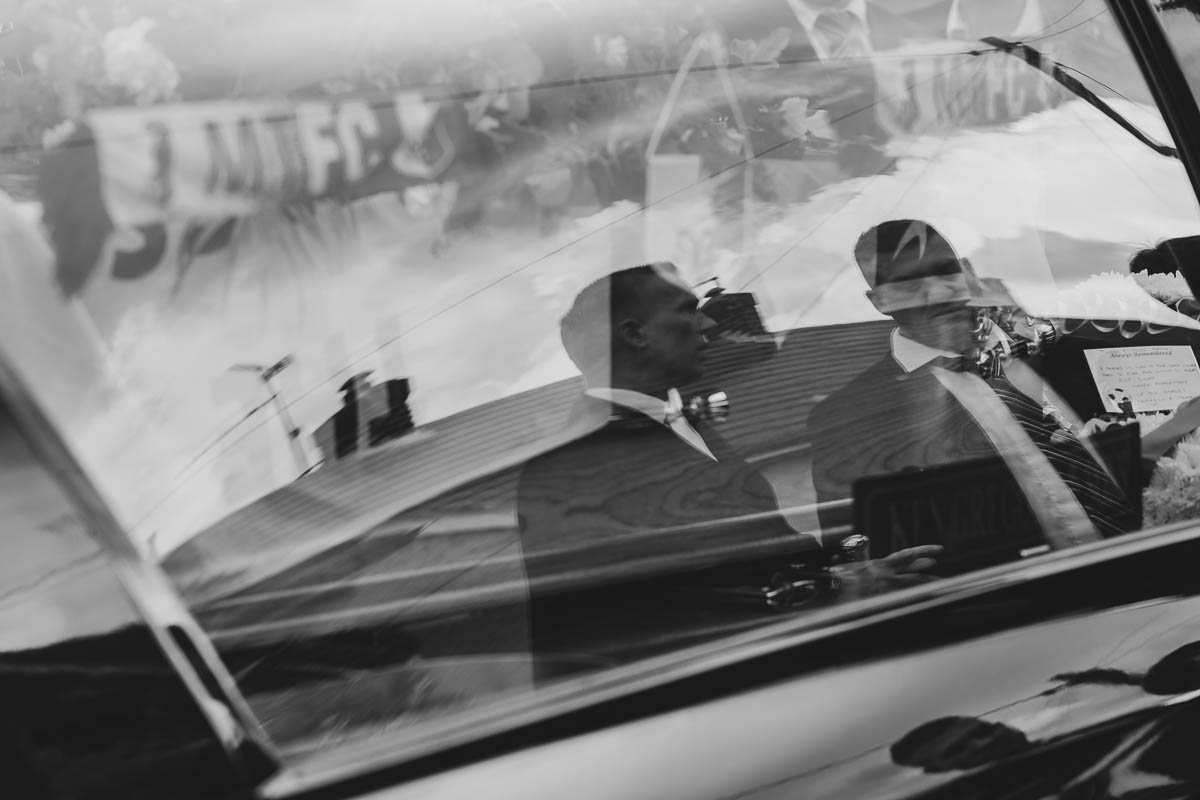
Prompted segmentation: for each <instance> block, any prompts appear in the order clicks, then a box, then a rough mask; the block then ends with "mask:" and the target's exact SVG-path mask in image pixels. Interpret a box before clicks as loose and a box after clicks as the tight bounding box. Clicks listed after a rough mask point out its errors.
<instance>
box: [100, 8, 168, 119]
mask: <svg viewBox="0 0 1200 800" xmlns="http://www.w3.org/2000/svg"><path fill="white" fill-rule="evenodd" d="M154 25H155V23H154V21H153V20H151V19H147V18H146V17H142V18H140V19H137V20H134V21H133V22H131V23H130V24H129V25H125V26H124V27H120V28H113V29H112V30H110V31H109V32H108V33H106V34H105V35H104V73H105V77H106V78H107V79H108V81H109V82H110V83H112V84H113V85H114V86H117V87H119V88H121V89H123V90H125V91H126V92H128V93H129V94H130V95H132V96H133V99H134V101H135V102H136V103H137V104H138V105H146V104H148V103H154V102H158V101H162V100H169V99H171V98H172V97H173V96H174V95H175V90H176V89H178V88H179V70H178V69H176V68H175V65H174V64H172V63H171V60H170V59H169V58H167V56H166V55H165V54H164V53H163V52H162V51H161V50H159V49H158V47H157V46H156V45H154V44H152V43H150V42H148V41H146V36H147V34H149V33H150V31H152V30H153V29H154Z"/></svg>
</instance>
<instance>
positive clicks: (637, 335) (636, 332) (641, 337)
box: [614, 319, 646, 347]
mask: <svg viewBox="0 0 1200 800" xmlns="http://www.w3.org/2000/svg"><path fill="white" fill-rule="evenodd" d="M614 330H615V331H616V335H617V338H618V339H620V340H621V341H622V342H624V343H625V344H627V345H629V346H630V347H645V346H646V334H645V333H643V332H642V326H641V323H639V322H638V321H637V320H635V319H623V320H621V321H620V322H618V323H617V324H616V326H615V328H614Z"/></svg>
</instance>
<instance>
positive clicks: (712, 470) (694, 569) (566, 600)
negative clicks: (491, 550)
mask: <svg viewBox="0 0 1200 800" xmlns="http://www.w3.org/2000/svg"><path fill="white" fill-rule="evenodd" d="M613 411H614V407H613V406H611V405H610V404H609V403H607V402H605V401H601V400H596V399H593V398H588V397H585V398H584V399H583V400H581V402H580V403H579V404H578V405H577V408H576V410H575V417H576V419H575V424H577V425H580V427H581V428H582V429H583V431H584V433H583V434H582V435H581V436H580V437H579V438H577V439H575V440H574V441H571V442H570V443H568V444H566V445H563V446H561V447H558V448H556V449H554V450H552V451H550V452H548V453H545V454H543V455H541V456H539V457H537V458H534V459H532V460H530V461H529V462H528V463H526V464H525V465H524V467H523V468H522V471H521V476H520V480H519V485H518V494H517V514H518V525H519V528H520V534H521V545H522V548H523V552H524V557H525V564H526V572H527V575H528V578H529V583H530V609H531V628H532V631H531V633H532V638H533V650H534V653H535V654H548V653H564V652H567V653H574V654H579V653H589V654H593V655H597V654H598V655H602V656H604V657H607V658H612V659H617V660H623V659H626V658H632V657H640V656H643V655H646V654H648V653H649V652H654V651H655V650H656V649H670V648H671V647H674V646H678V645H679V643H680V642H679V641H678V640H675V642H674V644H670V643H668V642H667V639H669V638H672V637H676V636H678V634H679V633H680V631H683V630H688V629H691V630H696V629H697V624H696V623H697V620H698V617H697V615H699V616H700V617H703V616H704V615H705V614H708V613H709V612H708V611H706V610H704V609H706V608H708V607H709V606H710V605H711V603H709V601H710V600H711V599H712V598H713V596H714V595H713V592H712V591H710V590H711V589H713V588H714V587H717V586H728V585H742V584H744V583H747V582H749V583H754V582H761V581H763V580H764V579H765V578H766V577H767V574H768V573H767V569H769V568H770V567H769V565H772V564H774V565H779V564H782V563H784V559H783V558H782V557H781V554H793V553H803V552H812V551H813V550H814V549H815V548H816V546H817V545H816V542H815V541H814V540H813V539H812V538H811V537H808V536H803V535H801V534H798V533H797V532H796V531H795V530H793V529H792V528H791V527H789V526H788V525H787V523H786V521H785V520H784V519H783V517H782V516H781V515H780V514H779V507H778V504H777V501H776V498H775V493H774V491H773V490H772V489H771V486H770V484H769V483H768V482H767V480H766V478H764V477H763V475H762V474H761V473H760V472H759V471H758V470H757V469H755V468H754V467H752V466H751V465H750V464H748V463H747V462H746V461H745V460H744V459H743V458H742V457H741V456H740V455H739V454H738V453H737V452H736V451H735V450H734V449H733V448H732V447H731V446H730V445H729V444H728V443H726V442H725V441H724V440H723V439H722V438H721V437H720V436H719V435H718V434H717V433H716V432H715V431H714V430H713V429H712V428H711V427H710V426H708V425H705V424H704V423H697V424H694V425H693V427H695V428H696V430H697V432H699V433H700V435H701V436H702V437H703V438H704V440H705V442H706V444H707V445H708V447H709V448H710V450H712V452H713V455H714V456H716V458H717V459H718V460H717V461H714V460H712V459H710V458H708V457H707V456H706V455H704V454H703V453H701V452H699V451H698V450H696V449H695V448H693V447H691V446H690V445H688V444H687V443H685V442H683V441H682V440H681V439H679V437H678V436H676V435H675V433H673V432H672V431H671V430H670V429H669V428H667V427H666V426H664V425H662V424H661V423H659V422H656V421H654V420H651V419H649V418H648V417H645V416H643V415H641V414H639V413H637V412H632V411H626V410H624V409H620V408H617V409H616V412H617V414H618V416H616V417H610V415H611V414H612V412H613ZM580 418H582V419H584V420H587V421H586V422H584V423H582V424H581V423H580V421H579V420H580ZM717 564H720V565H722V566H721V567H720V568H719V569H718V568H715V565H717ZM742 617H743V618H745V613H744V612H742ZM699 627H701V628H702V627H704V626H703V625H702V624H701V625H700V626H699ZM663 637H666V638H663ZM651 639H656V640H658V641H659V644H658V645H655V644H652V643H650V640H651Z"/></svg>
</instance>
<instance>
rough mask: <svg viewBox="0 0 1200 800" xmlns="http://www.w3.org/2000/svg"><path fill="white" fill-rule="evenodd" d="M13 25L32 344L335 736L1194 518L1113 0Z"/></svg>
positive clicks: (304, 716)
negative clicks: (933, 581)
mask: <svg viewBox="0 0 1200 800" xmlns="http://www.w3.org/2000/svg"><path fill="white" fill-rule="evenodd" d="M76 6H77V7H76ZM1164 13H1165V12H1164ZM1181 19H1182V20H1184V21H1185V22H1181V23H1180V24H1181V25H1186V24H1190V23H1188V22H1186V20H1187V17H1186V15H1184V16H1181ZM206 28H207V29H209V30H211V31H213V33H212V35H211V36H198V35H196V33H195V32H196V31H197V30H203V29H206ZM0 56H3V59H4V67H5V72H4V75H3V76H0V92H3V95H4V97H5V103H4V105H5V108H6V109H12V112H10V113H9V114H8V115H7V116H6V117H4V118H3V119H2V120H0V125H3V128H2V130H3V136H4V137H5V143H4V144H5V148H6V149H5V150H4V159H5V160H4V162H3V163H4V165H5V167H4V174H3V175H2V176H0V179H2V180H3V184H2V188H3V190H4V192H5V193H6V194H7V195H8V196H9V197H10V198H11V199H12V202H6V203H5V204H4V205H3V206H0V215H2V217H3V222H4V224H5V225H7V226H10V227H11V228H12V229H13V230H20V231H21V236H22V237H23V239H22V241H25V242H26V243H27V246H26V247H25V248H24V249H23V250H22V251H21V253H20V257H19V258H16V259H0V279H2V280H3V281H4V282H5V283H6V284H7V286H8V287H9V289H10V291H6V292H4V293H3V297H4V301H3V302H4V303H5V309H4V313H2V314H0V327H2V328H3V337H0V341H2V342H3V345H0V346H2V347H3V350H4V355H5V357H6V358H7V359H8V360H9V361H11V362H12V364H13V365H14V367H15V369H17V370H18V371H19V372H20V374H21V375H22V376H23V379H24V380H25V382H26V383H27V384H28V385H29V387H30V389H31V391H33V392H34V393H35V394H36V395H37V397H38V398H39V400H40V401H41V403H42V404H43V406H44V407H45V409H46V411H47V413H48V414H49V415H50V416H51V417H52V418H53V419H54V421H55V422H56V424H57V425H58V426H59V427H60V429H61V430H62V432H63V434H64V435H65V437H66V438H67V439H68V441H69V442H70V443H71V445H72V447H73V448H74V450H75V453H76V455H77V456H78V458H79V459H80V461H81V463H83V464H84V466H85V467H86V468H87V469H88V471H89V474H90V476H91V478H92V480H93V481H94V482H95V483H96V485H97V486H98V487H99V489H100V490H101V491H102V492H103V493H104V494H105V496H106V497H107V498H108V500H109V501H110V503H111V505H112V508H113V510H114V512H115V513H116V515H117V517H118V518H119V519H120V521H121V522H122V523H123V524H124V525H125V526H126V528H127V530H128V533H129V536H130V537H131V539H132V540H133V541H134V542H135V543H136V544H137V546H138V547H139V548H140V549H141V551H142V553H143V554H144V556H145V558H147V559H150V560H153V561H155V562H157V563H160V564H161V565H162V567H163V568H164V569H165V571H166V572H167V573H168V575H169V576H170V577H171V579H172V581H173V583H174V585H175V586H176V587H177V589H178V591H179V592H180V594H181V596H182V597H183V598H184V600H185V601H186V602H187V603H188V604H189V607H190V608H191V609H192V611H193V613H194V614H195V616H196V617H197V619H198V620H199V621H200V623H201V624H202V625H203V626H204V628H205V629H206V630H207V632H208V633H209V635H210V637H211V639H212V641H213V643H214V644H215V645H216V647H217V648H218V650H219V651H220V652H221V654H222V656H223V657H224V658H225V660H226V661H227V663H228V664H229V666H230V671H231V672H232V673H233V674H234V675H235V676H237V677H238V678H239V681H240V686H241V688H242V690H243V692H244V693H245V694H246V696H247V698H248V700H249V702H250V704H251V706H252V707H253V708H254V710H255V712H256V713H257V714H258V715H259V717H260V719H261V721H262V723H263V726H264V728H265V729H266V731H267V733H268V735H270V736H271V737H272V738H273V739H274V740H275V742H276V743H277V744H279V746H280V747H281V748H282V750H283V752H284V753H285V754H286V755H287V756H288V757H289V758H291V759H293V760H294V761H295V762H296V763H299V762H300V761H301V760H302V759H305V758H317V757H331V754H336V753H338V752H340V751H339V749H338V748H337V747H335V746H334V745H342V744H346V745H349V744H352V743H361V742H363V741H366V740H369V739H372V738H373V737H398V739H399V744H394V743H393V744H389V750H390V752H391V753H392V755H393V756H396V755H404V754H409V753H415V752H421V751H424V750H429V749H436V748H437V747H440V746H443V745H444V744H446V743H447V742H450V741H455V740H457V739H461V738H464V737H470V736H472V735H477V734H478V732H479V731H480V730H483V729H484V727H485V723H486V725H491V726H503V725H504V724H506V722H507V720H508V719H510V718H515V717H511V715H512V714H514V710H516V709H519V710H522V711H525V710H528V709H531V708H532V709H537V708H540V707H542V706H540V705H539V704H540V703H542V702H543V701H544V698H547V697H559V695H554V694H553V693H554V692H556V691H560V688H556V687H567V686H568V685H571V684H570V682H571V681H575V680H576V679H579V678H581V677H585V678H586V677H588V676H597V675H601V676H602V675H604V674H605V671H606V670H619V669H623V668H625V667H627V666H628V665H631V664H638V663H640V662H642V661H643V660H644V659H647V658H651V657H658V656H671V655H673V654H684V655H680V656H679V657H680V658H685V657H686V658H689V659H690V658H696V657H698V654H700V653H702V652H704V651H703V646H708V645H712V644H713V643H714V642H718V641H723V640H726V639H727V638H728V637H729V636H732V635H736V634H744V633H747V632H752V631H755V630H759V629H764V628H766V626H769V625H771V624H774V623H778V622H783V623H786V622H788V621H789V620H800V619H803V618H804V616H805V615H807V614H813V613H817V612H818V611H819V610H821V609H825V608H832V607H836V606H838V605H839V604H849V603H854V602H856V601H857V600H858V599H860V598H862V597H867V596H872V595H876V594H882V593H884V592H886V591H890V590H899V589H903V588H905V587H907V586H911V585H915V584H918V583H921V582H923V581H926V580H931V579H948V578H952V577H954V576H958V575H969V574H973V573H974V572H976V571H977V570H981V569H985V568H989V567H997V566H1001V565H1004V564H1012V563H1017V562H1020V561H1022V560H1024V559H1028V558H1036V557H1037V556H1038V555H1040V554H1042V553H1045V552H1047V551H1048V550H1052V549H1063V548H1066V547H1070V546H1074V545H1078V544H1084V543H1088V542H1096V541H1101V540H1103V539H1107V538H1112V537H1116V536H1120V535H1122V534H1124V533H1128V532H1131V531H1135V530H1140V529H1142V528H1143V527H1153V526H1156V525H1160V524H1164V523H1168V522H1174V521H1180V520H1185V519H1189V518H1191V517H1192V516H1193V512H1192V510H1191V509H1192V508H1193V506H1194V504H1193V503H1190V501H1182V500H1180V499H1179V498H1180V497H1181V496H1185V497H1188V496H1190V495H1188V494H1187V493H1188V492H1189V491H1190V487H1191V485H1192V482H1194V480H1195V478H1194V475H1193V474H1192V472H1191V470H1190V467H1188V464H1189V463H1190V461H1188V459H1189V458H1190V457H1191V456H1190V455H1189V454H1190V452H1191V451H1190V450H1189V448H1191V447H1193V446H1195V445H1194V444H1193V443H1191V442H1190V441H1186V440H1184V437H1186V436H1187V435H1189V434H1190V433H1191V431H1192V429H1193V428H1195V427H1197V425H1200V416H1197V415H1200V405H1198V406H1196V407H1193V405H1190V404H1188V401H1190V400H1191V399H1192V398H1193V397H1195V396H1197V395H1200V368H1198V367H1197V364H1196V357H1195V355H1194V350H1193V348H1194V346H1195V344H1196V334H1197V332H1200V322H1198V321H1197V320H1198V319H1200V305H1197V303H1196V300H1195V296H1194V290H1193V289H1192V288H1191V286H1192V285H1193V284H1194V279H1193V277H1192V276H1191V273H1190V272H1189V264H1190V261H1189V256H1188V255H1187V254H1188V253H1190V252H1191V250H1190V249H1189V248H1191V247H1194V245H1195V243H1196V242H1200V239H1196V238H1195V237H1197V236H1198V235H1200V219H1198V217H1197V205H1196V198H1195V195H1194V193H1193V191H1192V188H1191V186H1190V184H1189V181H1188V178H1187V175H1186V173H1185V172H1184V169H1183V167H1182V165H1181V163H1180V161H1179V159H1178V157H1177V154H1176V153H1175V150H1174V148H1175V143H1174V142H1173V141H1172V140H1171V137H1170V135H1169V133H1168V131H1167V128H1166V125H1165V124H1164V122H1163V119H1162V115H1161V114H1160V112H1159V111H1158V109H1157V108H1156V107H1155V105H1154V101H1153V99H1152V98H1151V96H1150V93H1149V91H1148V89H1147V87H1146V85H1145V83H1144V82H1143V81H1142V79H1141V78H1140V73H1139V71H1138V69H1137V66H1136V63H1135V61H1134V59H1133V57H1132V55H1131V54H1130V52H1129V51H1128V46H1127V45H1126V43H1125V41H1124V39H1123V37H1122V36H1121V34H1120V31H1119V29H1118V28H1117V24H1116V22H1115V21H1114V19H1113V18H1112V15H1111V14H1110V12H1109V10H1108V7H1107V6H1106V5H1105V4H1104V3H1103V2H1100V0H1083V2H1077V1H1076V0H1005V1H1004V2H997V0H986V2H985V1H984V0H904V1H903V2H888V3H884V2H875V0H849V1H848V2H842V1H841V0H794V1H793V2H784V1H783V0H778V2H775V1H774V0H772V1H770V2H768V0H755V2H749V3H745V2H743V3H735V2H726V1H725V0H705V2H701V3H691V2H665V3H635V2H626V1H625V0H611V2H582V1H581V0H577V1H569V2H539V1H537V0H531V1H530V2H512V3H491V2H482V1H481V0H451V1H450V2H439V3H406V4H403V7H402V8H401V7H398V6H397V5H396V4H392V3H386V2H381V1H380V0H353V1H352V2H349V3H344V4H341V5H340V6H339V8H338V9H337V11H336V12H334V11H333V10H331V9H328V8H326V7H325V5H324V4H321V3H317V2H296V1H295V0H289V2H287V3H283V2H262V3H248V2H222V3H219V4H216V5H215V6H213V7H211V8H210V7H209V6H207V5H201V4H197V3H192V2H184V1H183V0H172V2H168V3H165V4H159V3H151V2H149V0H142V1H141V2H133V1H132V0H129V1H128V2H123V3H115V2H108V0H90V2H87V3H83V4H65V3H56V2H50V1H49V0H47V1H46V2H38V3H28V4H25V5H24V6H23V7H22V10H21V13H20V15H19V16H18V18H16V19H15V20H14V26H13V29H12V31H11V33H10V34H5V35H3V36H0ZM1183 60H1184V61H1186V59H1183ZM1186 67H1187V64H1186V63H1185V68H1186ZM30 242H32V243H30ZM1164 259H1167V260H1166V261H1164ZM1164 264H1165V265H1166V266H1163V265H1164ZM1193 417H1195V419H1193ZM1181 440H1184V441H1183V442H1182V444H1181V443H1180V442H1181ZM697 648H699V649H697ZM612 674H617V673H612ZM574 685H575V686H577V687H578V686H580V685H582V684H579V683H576V684H574ZM561 691H566V690H565V689H561ZM583 696H585V697H586V693H585V694H584V695H583ZM545 702H549V701H548V700H546V701H545ZM545 708H550V706H545ZM488 729H489V730H490V729H492V728H488ZM387 741H388V742H390V743H391V742H394V739H393V738H387Z"/></svg>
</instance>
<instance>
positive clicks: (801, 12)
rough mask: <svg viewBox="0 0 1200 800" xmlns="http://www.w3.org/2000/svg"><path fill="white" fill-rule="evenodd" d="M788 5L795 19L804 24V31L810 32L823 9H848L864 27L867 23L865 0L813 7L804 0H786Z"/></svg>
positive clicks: (850, 0) (849, 0)
mask: <svg viewBox="0 0 1200 800" xmlns="http://www.w3.org/2000/svg"><path fill="white" fill-rule="evenodd" d="M788 5H789V6H791V7H792V13H793V14H795V15H796V19H798V20H799V21H800V24H801V25H803V26H804V30H805V32H806V33H809V34H811V33H812V31H813V28H814V27H815V26H816V24H817V17H819V16H821V14H823V13H824V12H825V11H840V10H845V11H849V12H850V13H851V14H853V15H854V16H856V17H858V20H859V22H861V23H862V24H863V27H864V29H865V28H866V25H867V0H847V2H845V3H843V4H842V6H841V8H830V9H824V8H813V7H812V6H810V5H809V4H808V3H806V2H804V0H788Z"/></svg>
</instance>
